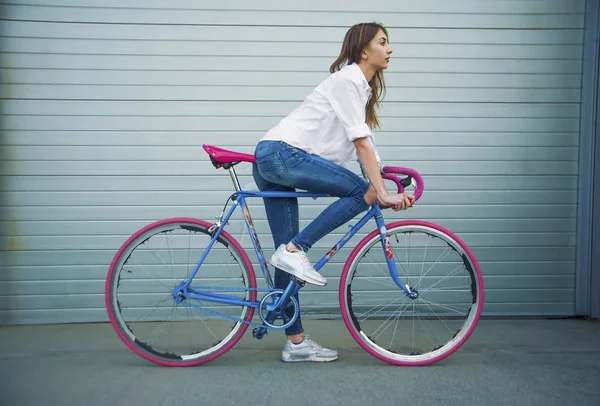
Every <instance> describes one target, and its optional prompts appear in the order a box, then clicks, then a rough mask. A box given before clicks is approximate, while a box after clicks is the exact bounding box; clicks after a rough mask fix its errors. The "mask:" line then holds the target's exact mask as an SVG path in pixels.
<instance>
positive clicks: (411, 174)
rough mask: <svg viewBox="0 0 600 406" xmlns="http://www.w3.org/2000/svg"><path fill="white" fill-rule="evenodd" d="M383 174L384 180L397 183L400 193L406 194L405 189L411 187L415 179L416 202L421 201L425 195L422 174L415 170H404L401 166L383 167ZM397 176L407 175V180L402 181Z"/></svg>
mask: <svg viewBox="0 0 600 406" xmlns="http://www.w3.org/2000/svg"><path fill="white" fill-rule="evenodd" d="M381 173H382V177H383V179H388V180H391V181H393V182H394V183H396V185H397V186H398V193H404V188H405V187H407V186H409V185H410V184H411V183H412V181H413V179H414V181H415V183H416V188H415V189H416V190H415V201H417V200H419V198H420V197H421V195H422V194H423V189H424V183H423V178H422V177H421V174H420V173H419V172H417V171H415V170H414V169H410V168H403V167H400V166H383V167H381ZM396 174H399V175H407V177H406V178H404V179H400V178H399V177H398V176H395V175H396Z"/></svg>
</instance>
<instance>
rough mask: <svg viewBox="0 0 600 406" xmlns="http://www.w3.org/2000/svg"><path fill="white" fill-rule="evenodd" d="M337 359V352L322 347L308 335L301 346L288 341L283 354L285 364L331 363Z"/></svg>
mask: <svg viewBox="0 0 600 406" xmlns="http://www.w3.org/2000/svg"><path fill="white" fill-rule="evenodd" d="M337 358H338V353H337V351H335V350H330V349H328V348H323V347H321V346H320V345H319V344H317V343H316V342H315V341H314V340H313V339H311V338H310V337H309V336H308V335H307V336H305V337H304V341H302V342H301V343H300V344H294V343H293V342H291V341H290V340H287V342H286V343H285V345H284V346H283V352H282V353H281V360H282V361H283V362H303V361H304V362H306V361H312V362H329V361H335V360H336V359H337Z"/></svg>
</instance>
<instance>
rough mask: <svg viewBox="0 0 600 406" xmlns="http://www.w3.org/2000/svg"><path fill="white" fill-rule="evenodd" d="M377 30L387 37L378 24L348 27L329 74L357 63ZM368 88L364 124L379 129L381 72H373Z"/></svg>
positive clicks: (383, 29)
mask: <svg viewBox="0 0 600 406" xmlns="http://www.w3.org/2000/svg"><path fill="white" fill-rule="evenodd" d="M379 30H382V31H383V32H385V35H386V36H388V32H387V30H386V29H385V27H383V25H381V24H378V23H360V24H356V25H354V26H352V27H350V29H349V30H348V32H347V33H346V36H345V37H344V43H343V44H342V50H341V52H340V56H338V58H337V59H336V60H335V62H334V63H333V64H332V65H331V67H330V68H329V71H330V72H331V73H333V72H337V71H339V70H340V69H342V68H343V67H344V66H345V65H351V64H353V63H355V62H356V63H359V62H360V61H361V53H362V51H363V50H364V49H365V48H366V47H368V46H369V43H370V42H371V40H372V39H373V38H375V36H376V35H377V33H378V32H379ZM369 86H371V99H370V100H369V103H368V104H367V119H366V122H367V125H368V126H369V127H371V128H375V127H379V120H378V119H377V112H376V111H375V109H376V108H377V107H378V106H379V102H380V101H381V100H382V99H383V96H384V95H385V80H384V79H383V71H382V70H378V71H377V72H375V75H374V76H373V78H372V79H371V80H370V81H369Z"/></svg>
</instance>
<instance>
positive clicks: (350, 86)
mask: <svg viewBox="0 0 600 406" xmlns="http://www.w3.org/2000/svg"><path fill="white" fill-rule="evenodd" d="M370 97H371V87H370V86H369V83H368V82H367V79H366V78H365V75H364V74H363V72H362V70H361V69H360V67H359V66H358V65H357V64H356V63H353V64H351V65H346V66H344V67H343V68H342V69H341V70H339V71H337V72H335V73H333V74H331V76H329V77H328V78H327V79H325V80H324V81H323V82H321V84H319V86H317V87H316V88H315V89H314V90H313V91H312V93H311V94H310V95H308V97H306V99H305V100H304V102H303V103H302V104H301V105H300V106H299V107H297V108H296V109H295V110H294V111H292V112H291V113H290V114H289V115H288V116H287V117H285V118H284V119H283V120H281V121H280V122H279V124H277V125H276V126H275V127H274V128H273V129H271V130H270V131H269V132H268V133H267V134H266V135H265V136H264V137H263V138H262V139H261V141H262V140H273V141H284V142H286V143H288V144H290V145H292V146H295V147H297V148H300V149H302V150H303V151H306V152H307V153H309V154H316V155H319V156H320V157H322V158H325V159H327V160H329V161H332V162H334V163H336V164H338V165H342V166H346V165H347V164H348V163H349V162H351V161H352V160H353V159H355V158H356V148H355V147H354V144H353V143H352V141H354V140H356V139H358V138H364V137H369V139H370V141H371V144H372V145H373V148H375V140H374V137H373V132H372V131H371V129H370V128H369V126H368V125H367V124H366V122H365V121H366V106H367V102H368V101H369V98H370ZM375 155H376V157H377V160H378V161H379V156H378V154H377V152H375Z"/></svg>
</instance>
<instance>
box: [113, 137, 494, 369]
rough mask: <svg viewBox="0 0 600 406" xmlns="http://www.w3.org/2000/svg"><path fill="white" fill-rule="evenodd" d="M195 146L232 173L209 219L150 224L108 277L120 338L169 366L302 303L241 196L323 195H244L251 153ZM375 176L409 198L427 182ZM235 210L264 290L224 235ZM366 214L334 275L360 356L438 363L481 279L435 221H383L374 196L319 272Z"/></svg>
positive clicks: (473, 314) (259, 333)
mask: <svg viewBox="0 0 600 406" xmlns="http://www.w3.org/2000/svg"><path fill="white" fill-rule="evenodd" d="M203 148H204V150H205V151H206V152H207V153H208V154H209V156H210V159H211V162H212V164H213V165H214V166H215V168H217V169H219V168H223V169H225V170H227V171H229V174H230V176H231V179H232V181H233V185H234V188H235V193H233V194H232V195H231V196H230V197H229V199H228V200H227V202H226V203H225V207H224V208H223V211H222V213H221V215H220V216H219V217H217V221H216V222H215V223H209V222H206V221H202V220H198V219H193V218H170V219H165V220H161V221H157V222H154V223H152V224H149V225H147V226H146V227H144V228H142V229H140V230H139V231H137V232H136V233H135V234H133V235H132V236H131V237H129V239H127V241H126V242H125V243H124V244H123V246H122V247H121V248H120V249H119V250H118V252H117V253H116V254H115V256H114V259H113V260H112V262H111V265H110V268H109V272H108V276H107V280H106V286H105V300H106V306H107V311H108V314H109V318H110V322H111V324H112V326H113V327H114V329H115V331H116V332H117V334H118V336H119V337H120V338H121V340H122V341H123V342H124V343H125V344H126V345H127V346H128V347H129V348H130V349H131V350H133V351H134V352H135V353H136V354H138V355H140V356H142V357H143V358H145V359H147V360H149V361H152V362H155V363H158V364H161V365H166V366H193V365H200V364H203V363H206V362H209V361H211V360H214V359H215V358H217V357H219V356H221V355H223V354H224V353H225V352H227V351H228V350H229V349H231V348H232V347H233V346H234V345H235V344H236V343H237V342H238V341H239V339H240V338H241V337H242V335H243V334H244V333H245V332H246V330H247V329H248V327H249V326H253V327H254V328H253V335H254V337H255V338H257V339H261V338H263V336H264V334H266V332H267V331H268V330H269V329H274V330H283V329H285V328H286V327H288V326H290V325H291V324H292V323H293V322H294V321H295V320H296V318H297V317H298V314H299V305H298V302H297V301H296V299H295V298H294V297H293V295H294V294H295V293H296V292H298V290H299V289H301V288H302V287H303V286H304V284H303V282H302V281H300V280H297V279H293V280H291V281H290V283H289V285H288V286H287V288H286V289H285V290H277V289H274V288H273V281H272V278H271V273H270V271H269V268H268V266H267V261H266V260H265V256H264V254H263V250H262V248H261V245H260V242H259V239H258V235H257V233H256V230H255V228H254V223H253V221H252V217H251V216H250V210H249V207H248V205H247V203H246V200H247V199H249V198H257V197H258V198H262V197H288V196H295V197H305V198H306V197H311V198H319V197H325V196H327V195H324V194H315V193H310V192H303V191H300V192H260V191H246V190H243V189H242V188H241V186H240V183H239V179H238V177H237V174H236V171H235V165H237V164H239V163H241V162H247V163H254V162H255V157H254V156H253V155H249V154H242V153H237V152H233V151H228V150H225V149H221V148H217V147H214V146H210V145H203ZM382 174H383V177H384V179H387V180H390V181H393V182H394V183H395V184H396V186H397V187H398V192H399V193H402V192H404V190H405V188H406V187H409V186H410V187H413V188H414V189H415V193H414V194H415V197H416V199H419V197H420V196H421V194H422V193H423V180H422V178H421V176H420V175H419V173H418V172H416V171H414V170H412V169H408V168H399V167H391V166H386V167H383V168H382ZM398 174H400V175H406V177H405V178H403V179H402V178H400V177H398V176H396V175H398ZM230 201H231V202H232V204H231V207H230V208H229V211H227V213H226V210H227V207H228V206H229V202H230ZM238 207H239V208H241V210H242V213H243V220H244V222H245V226H246V229H247V231H248V234H249V236H250V238H251V242H252V246H253V247H254V251H255V254H256V256H257V258H258V263H259V266H260V268H261V271H262V273H263V276H264V282H265V287H257V283H256V277H255V274H254V270H253V266H252V263H251V261H250V259H249V257H248V255H247V254H246V252H245V251H244V249H243V248H242V247H241V245H240V244H239V242H238V241H236V240H235V238H233V237H232V236H231V235H230V234H229V233H227V232H226V231H225V227H226V225H227V224H228V222H229V220H230V218H231V216H232V214H233V212H234V211H235V210H236V209H237V208H238ZM371 219H374V220H375V223H376V225H377V228H376V229H375V230H374V231H373V232H371V233H370V234H368V235H367V236H366V237H364V238H363V239H362V240H361V241H360V242H359V243H358V244H357V245H356V247H355V248H354V249H353V250H352V252H351V253H350V255H349V256H348V259H347V261H346V262H345V264H344V267H343V271H342V275H341V278H340V283H339V303H340V309H341V313H342V317H343V320H344V323H345V325H346V327H347V328H348V331H349V332H350V334H351V335H352V337H353V338H354V339H355V340H356V342H357V343H358V344H359V345H360V346H361V347H362V348H364V349H365V350H366V351H367V352H369V353H370V354H371V355H373V356H375V357H377V358H379V359H381V360H383V361H385V362H388V363H390V364H395V365H427V364H432V363H434V362H437V361H440V360H442V359H444V358H446V357H447V356H449V355H450V354H452V353H453V352H455V351H456V350H457V349H458V348H460V347H461V346H462V345H463V344H464V343H465V342H466V341H467V339H468V338H469V336H470V335H471V333H472V332H473V330H474V329H475V327H476V325H477V322H478V320H479V317H480V314H481V309H482V307H483V299H484V291H483V288H484V286H483V278H482V275H481V271H480V268H479V265H478V263H477V260H476V258H475V257H474V255H473V254H472V252H471V251H470V250H469V248H468V247H467V246H466V244H465V243H464V242H463V241H462V240H461V239H460V238H459V237H457V236H456V235H454V234H453V233H452V232H450V231H449V230H447V229H445V228H443V227H441V226H439V225H436V224H433V223H429V222H425V221H413V220H404V221H397V222H393V223H391V224H387V225H386V224H385V222H384V219H383V215H382V211H381V208H380V207H379V205H378V204H377V202H375V203H374V204H373V205H372V206H371V208H370V210H369V211H368V212H367V213H366V214H365V215H364V216H363V217H362V219H360V220H359V221H358V222H357V223H356V224H355V225H353V226H350V229H349V231H348V232H347V233H346V234H345V235H344V236H343V237H342V239H341V240H340V241H339V242H338V243H337V244H336V245H335V246H334V247H333V248H331V249H330V250H329V251H328V252H327V254H326V255H325V256H324V257H323V258H321V260H320V261H318V262H317V263H316V264H315V266H314V267H315V269H316V270H317V271H319V270H320V269H321V268H322V267H323V266H324V265H325V264H326V263H328V261H329V260H330V259H331V258H332V257H333V256H334V255H335V254H336V253H338V252H339V251H340V249H341V248H343V247H344V245H346V243H347V242H348V241H349V240H350V239H351V238H352V237H353V236H354V235H355V234H356V233H357V232H358V231H359V230H360V229H361V228H362V227H363V226H364V225H365V224H366V223H367V222H368V221H369V220H371ZM197 258H200V259H199V260H197ZM411 258H412V260H415V262H411ZM398 270H400V271H401V273H402V275H401V276H400V275H399V274H398ZM259 294H260V296H261V297H260V298H258V299H257V297H258V296H259ZM255 311H256V312H257V313H258V319H259V320H255V319H254V318H253V316H254V312H255ZM167 327H168V331H167ZM200 332H203V333H202V334H199V333H200Z"/></svg>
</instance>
